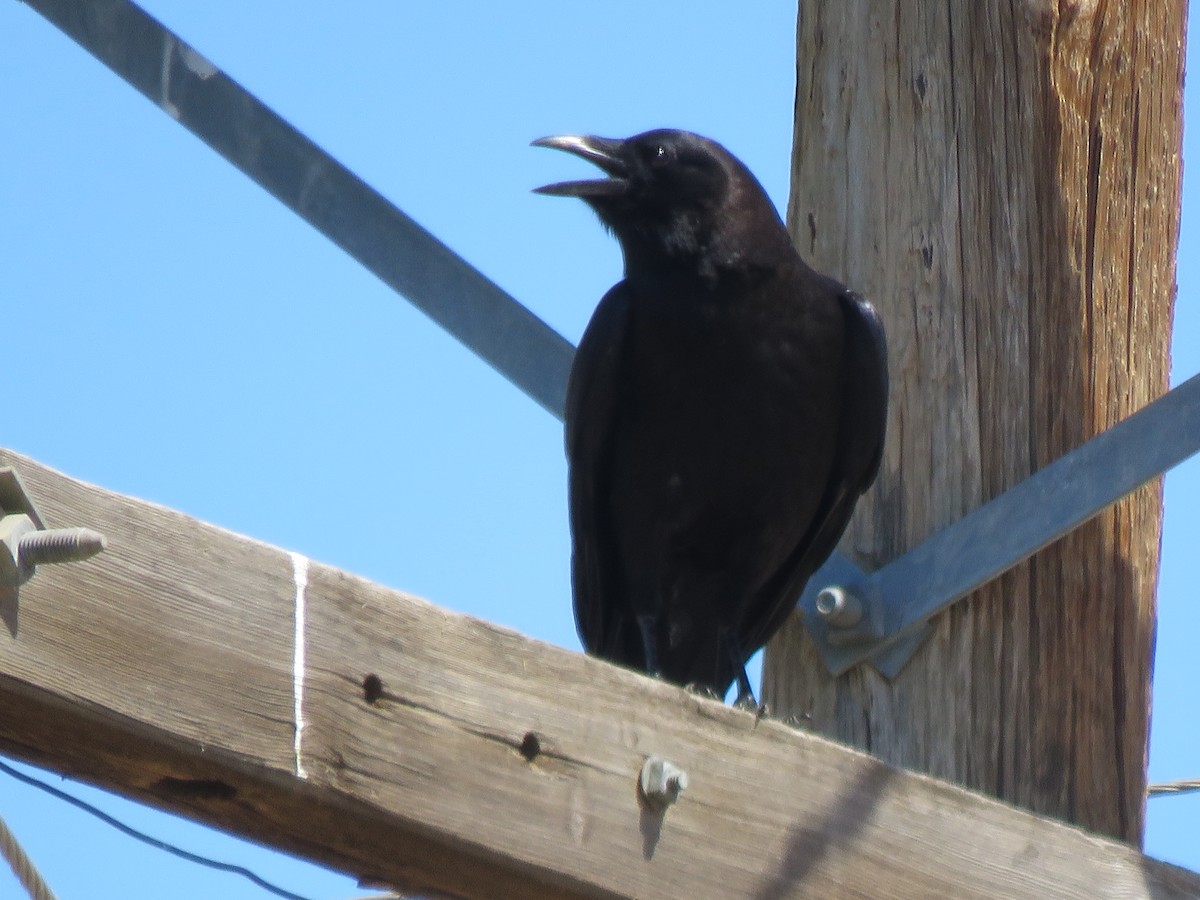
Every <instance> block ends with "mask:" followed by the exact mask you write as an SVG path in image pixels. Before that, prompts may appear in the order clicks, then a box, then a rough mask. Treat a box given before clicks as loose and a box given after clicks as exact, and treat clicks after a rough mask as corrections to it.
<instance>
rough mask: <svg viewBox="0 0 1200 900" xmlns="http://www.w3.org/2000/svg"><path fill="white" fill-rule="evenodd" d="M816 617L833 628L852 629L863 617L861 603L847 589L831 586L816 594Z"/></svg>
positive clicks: (836, 585)
mask: <svg viewBox="0 0 1200 900" xmlns="http://www.w3.org/2000/svg"><path fill="white" fill-rule="evenodd" d="M816 606H817V615H819V616H820V617H821V618H822V619H824V620H825V622H826V624H828V625H830V626H832V627H834V628H853V627H854V626H855V625H857V624H858V623H859V622H861V621H862V617H863V605H862V601H861V600H859V599H858V597H856V596H854V594H853V593H851V592H850V590H849V589H848V588H844V587H842V586H841V585H839V584H831V585H830V586H829V587H827V588H823V589H822V590H821V592H820V593H819V594H817V603H816Z"/></svg>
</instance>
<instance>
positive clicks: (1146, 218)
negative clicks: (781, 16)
mask: <svg viewBox="0 0 1200 900" xmlns="http://www.w3.org/2000/svg"><path fill="white" fill-rule="evenodd" d="M800 5H801V10H800V18H799V36H798V57H797V58H798V68H797V71H798V87H797V93H796V132H795V134H796V138H795V156H794V167H793V181H792V198H791V204H790V208H789V216H788V218H789V225H790V227H791V229H792V233H793V235H794V237H795V239H796V242H797V245H798V247H799V248H800V250H801V253H802V254H803V255H804V256H805V257H807V258H808V259H809V261H810V262H811V263H812V264H813V265H815V266H816V267H817V268H819V269H822V270H824V271H828V272H830V273H831V274H833V275H835V276H836V277H838V278H839V279H841V280H843V281H845V282H846V283H847V284H850V285H853V286H854V287H855V288H856V289H858V290H860V291H862V292H863V293H865V294H866V295H867V296H869V297H870V298H871V299H872V300H874V301H875V303H876V304H877V305H878V306H879V308H880V310H881V312H882V313H883V316H884V318H885V319H886V322H887V327H888V338H889V343H890V350H891V375H892V379H893V389H892V397H891V404H892V406H891V413H890V419H889V426H888V427H889V433H888V442H887V447H886V450H885V456H884V462H883V469H882V472H881V474H880V477H879V481H878V483H877V485H876V486H875V488H874V490H873V491H872V492H871V494H870V496H869V497H867V498H866V499H865V501H864V502H863V503H862V504H861V505H860V507H859V511H858V515H857V516H856V519H855V522H854V524H853V526H852V528H851V530H850V531H849V532H848V534H847V536H846V538H845V540H844V541H843V544H842V549H843V550H844V551H845V552H847V553H848V554H849V555H851V556H852V557H855V558H857V560H858V561H859V562H860V563H862V564H863V565H864V566H871V567H875V566H878V565H880V564H882V563H884V562H887V561H888V560H890V559H892V558H894V557H895V556H897V555H899V554H900V553H902V552H904V551H905V550H907V549H909V548H910V547H912V546H913V545H914V544H916V543H917V542H919V541H920V540H922V539H923V538H925V537H927V536H928V535H930V534H931V533H933V532H935V531H937V530H938V529H941V528H943V527H945V526H947V525H949V524H950V523H952V522H954V521H955V520H956V519H958V518H960V517H961V516H962V515H963V514H964V513H966V512H968V511H969V510H971V509H973V508H974V507H976V506H978V505H980V504H981V503H982V502H983V501H985V500H987V499H989V498H991V497H994V496H996V495H997V494H999V493H1001V492H1002V491H1004V490H1005V489H1006V488H1008V487H1010V486H1012V485H1013V484H1015V483H1017V482H1019V481H1020V480H1021V479H1023V478H1025V477H1026V476H1027V475H1029V474H1030V473H1031V472H1032V471H1034V470H1036V469H1038V468H1039V467H1041V466H1044V465H1045V464H1047V463H1049V462H1051V461H1053V460H1054V459H1056V458H1057V457H1058V456H1060V455H1062V454H1063V453H1064V452H1066V451H1068V450H1070V449H1072V448H1073V447H1075V446H1077V445H1078V444H1080V443H1082V442H1083V441H1084V440H1085V439H1087V438H1089V437H1091V436H1092V435H1094V434H1097V433H1098V432H1100V431H1102V430H1104V429H1105V428H1107V427H1108V426H1110V425H1112V424H1113V423H1115V422H1117V421H1119V420H1120V419H1122V418H1124V417H1125V416H1127V415H1128V414H1129V413H1131V412H1133V411H1134V410H1136V409H1138V408H1140V407H1141V406H1143V405H1144V404H1146V403H1147V402H1148V401H1150V400H1152V399H1154V398H1155V397H1157V396H1158V395H1159V394H1161V393H1162V392H1163V391H1164V390H1165V389H1166V387H1167V375H1168V342H1169V337H1170V327H1171V312H1172V305H1173V300H1174V291H1175V281H1174V273H1175V250H1176V239H1177V233H1178V223H1179V191H1180V140H1181V126H1182V122H1181V116H1182V107H1181V103H1182V75H1183V50H1184V43H1183V42H1184V27H1185V16H1186V6H1187V4H1186V2H1185V0H1132V2H1129V3H1095V2H1078V3H1057V2H1055V3H1051V2H1046V0H1033V2H1025V3H1017V4H1012V3H997V2H994V0H985V2H978V3H950V4H946V3H933V2H928V0H912V2H905V3H894V2H882V0H875V2H868V3H845V2H842V0H802V2H801V4H800ZM1161 499H1162V494H1161V482H1157V483H1155V484H1153V485H1150V486H1147V487H1145V488H1143V489H1141V490H1139V491H1138V492H1136V493H1135V494H1133V495H1131V496H1130V497H1128V498H1127V499H1126V500H1124V501H1122V502H1121V503H1119V504H1117V505H1116V506H1115V507H1114V508H1112V509H1110V510H1108V511H1107V512H1105V513H1104V514H1102V515H1101V516H1100V517H1099V518H1098V519H1095V520H1093V521H1092V522H1090V523H1089V524H1088V525H1086V526H1084V527H1082V528H1080V529H1079V530H1077V531H1076V532H1074V533H1073V534H1071V535H1070V536H1068V537H1067V538H1065V539H1064V540H1062V541H1060V542H1058V543H1057V544H1055V545H1053V546H1051V547H1050V548H1048V549H1046V550H1045V551H1043V552H1041V553H1039V554H1038V555H1036V556H1035V557H1034V558H1033V559H1032V560H1030V561H1029V562H1028V563H1026V564H1025V565H1022V566H1020V567H1019V568H1017V569H1015V570H1013V571H1011V572H1009V573H1008V574H1007V575H1005V576H1003V577H1002V578H1000V579H999V580H998V581H996V582H993V583H992V584H990V585H988V586H987V587H985V588H984V589H983V590H981V591H979V592H978V593H977V594H975V595H974V596H972V597H971V598H969V599H968V600H966V601H964V602H962V603H959V604H958V605H956V606H955V607H954V608H953V609H952V610H951V611H950V612H949V613H948V614H946V615H943V616H941V617H940V618H939V619H937V620H935V623H934V624H935V626H936V627H935V631H934V633H933V636H932V637H931V638H930V639H929V640H928V641H927V642H926V644H925V645H924V647H923V648H922V649H921V650H920V651H919V652H918V653H917V655H916V656H915V657H914V658H913V659H912V661H911V662H910V663H909V665H908V666H907V668H906V669H905V670H904V671H903V672H902V673H901V675H900V677H899V678H898V679H897V680H896V681H895V682H894V683H889V682H888V681H886V680H885V679H883V678H882V677H880V676H879V675H878V674H877V673H875V672H874V671H873V670H869V669H867V668H865V667H860V668H857V669H855V670H852V671H851V672H849V673H847V674H846V675H845V676H843V677H841V678H838V679H834V678H831V676H830V675H829V673H828V672H827V671H826V670H825V669H824V667H823V666H822V664H821V662H820V660H819V659H818V657H817V655H816V653H815V651H814V650H813V647H812V645H811V643H810V642H809V641H808V639H807V636H806V635H805V634H804V633H803V627H802V625H801V624H800V623H799V621H798V620H797V621H793V622H792V623H791V624H790V625H789V627H788V628H787V629H786V631H785V632H784V633H782V634H781V636H780V637H779V638H777V639H776V641H775V642H774V643H773V644H772V645H771V647H770V648H769V650H768V653H767V662H766V671H765V675H764V697H765V699H766V700H767V701H768V702H769V703H770V704H771V706H772V707H773V708H774V709H776V710H777V711H780V712H783V713H788V712H810V711H811V712H812V714H813V717H814V721H815V725H816V728H817V729H818V730H819V731H821V732H822V733H825V734H827V735H830V736H832V737H835V738H837V739H838V740H842V741H846V742H848V743H850V744H853V745H855V746H858V747H862V748H864V749H866V750H868V751H869V752H871V753H872V754H875V755H877V756H879V757H881V758H883V759H885V760H888V761H890V762H893V763H895V764H898V765H902V766H906V767H911V768H915V769H918V770H923V771H926V772H930V773H932V774H934V775H937V776H939V777H942V778H947V779H950V780H953V781H956V782H959V783H961V784H965V785H968V786H971V787H973V788H977V789H980V790H982V791H985V792H988V793H991V794H994V795H996V796H999V797H1002V798H1005V799H1007V800H1010V801H1012V802H1014V803H1017V804H1019V805H1022V806H1025V807H1027V808H1029V809H1033V810H1037V811H1040V812H1044V813H1047V814H1050V815H1053V816H1056V817H1061V818H1063V819H1066V820H1068V821H1072V822H1076V823H1079V824H1082V825H1084V826H1086V827H1088V828H1090V829H1093V830H1096V831H1100V832H1104V833H1107V834H1111V835H1115V836H1118V837H1120V838H1123V839H1124V840H1127V841H1130V842H1132V843H1135V844H1137V843H1140V841H1141V836H1142V829H1143V821H1144V804H1145V787H1146V782H1145V765H1146V746H1147V724H1148V713H1149V705H1150V697H1149V677H1150V669H1151V662H1152V653H1153V635H1154V621H1155V617H1154V614H1155V609H1154V596H1155V586H1156V576H1157V570H1158V550H1159V534H1160V523H1161Z"/></svg>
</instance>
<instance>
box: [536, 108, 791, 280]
mask: <svg viewBox="0 0 1200 900" xmlns="http://www.w3.org/2000/svg"><path fill="white" fill-rule="evenodd" d="M533 145H534V146H535V147H551V148H553V149H556V150H565V151H567V152H568V153H573V154H575V155H576V156H581V157H583V158H584V159H586V160H588V161H590V162H593V163H595V164H596V165H597V166H598V167H599V168H600V169H601V170H602V171H603V172H604V173H605V175H606V176H607V177H606V178H596V179H588V180H583V181H564V182H560V183H558V184H549V185H546V186H545V187H540V188H536V190H537V192H538V193H541V194H552V195H555V196H561V197H579V198H580V199H581V200H583V201H585V202H586V203H587V204H588V205H589V206H591V207H592V208H593V209H594V210H595V211H596V214H597V215H598V216H599V217H600V220H601V221H602V222H603V223H604V224H605V225H606V226H607V227H609V228H610V229H612V231H613V233H614V234H615V235H616V236H617V240H619V241H620V242H621V247H622V250H623V251H624V253H625V258H626V265H627V267H628V265H629V263H630V262H631V258H633V259H646V258H651V259H679V260H694V259H697V258H700V257H704V258H708V259H710V260H712V261H713V262H714V263H717V264H720V263H721V262H722V257H728V256H731V255H733V256H737V255H739V254H740V253H741V249H742V248H740V246H739V245H740V244H743V243H744V242H743V241H739V240H738V233H739V232H741V231H742V230H745V229H748V228H750V227H752V226H755V225H758V224H760V223H759V222H758V221H757V220H758V218H759V217H760V216H762V215H768V216H769V217H770V218H771V219H773V220H774V227H775V228H779V226H780V223H779V217H778V215H777V214H776V213H775V209H774V207H773V206H772V205H771V202H770V200H769V199H768V198H767V196H766V193H765V192H764V191H763V189H762V186H761V185H759V183H758V181H757V180H756V179H755V178H754V176H753V175H752V174H751V173H750V171H749V170H748V169H747V168H746V167H745V166H744V165H742V163H741V162H739V161H738V160H737V158H736V157H734V156H733V155H732V154H731V153H730V152H729V151H728V150H726V149H725V148H724V147H722V146H721V145H720V144H718V143H717V142H716V141H711V140H709V139H708V138H704V137H701V136H700V135H698V134H692V133H690V132H687V131H675V130H672V129H659V130H656V131H647V132H645V133H644V134H639V135H635V136H634V137H631V138H626V139H624V140H616V139H612V138H601V137H593V136H590V135H560V136H557V137H545V138H539V139H538V140H536V141H534V142H533ZM764 209H765V213H764ZM730 261H731V262H735V261H736V260H730Z"/></svg>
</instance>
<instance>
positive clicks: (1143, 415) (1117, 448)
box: [800, 375, 1200, 678]
mask: <svg viewBox="0 0 1200 900" xmlns="http://www.w3.org/2000/svg"><path fill="white" fill-rule="evenodd" d="M1198 450H1200V375H1194V376H1192V377H1191V378H1190V379H1188V380H1187V381H1185V382H1184V383H1183V384H1181V385H1179V386H1178V387H1177V388H1175V389H1174V390H1171V391H1168V392H1167V393H1166V394H1164V395H1163V396H1161V397H1159V398H1158V399H1157V400H1155V401H1154V402H1153V403H1150V404H1147V405H1146V406H1145V407H1143V408H1142V409H1140V410H1138V411H1137V412H1135V413H1134V414H1133V415H1131V416H1129V417H1128V418H1127V419H1125V420H1123V421H1121V422H1118V423H1117V424H1116V425H1114V426H1113V427H1112V428H1110V429H1108V430H1107V431H1105V432H1104V433H1102V434H1099V435H1097V436H1096V437H1094V438H1092V439H1091V440H1090V441H1088V442H1087V443H1085V444H1082V445H1081V446H1079V447H1076V448H1075V449H1074V450H1072V451H1071V452H1070V453H1068V454H1066V455H1065V456H1062V457H1059V458H1058V459H1057V460H1055V461H1054V462H1053V463H1051V464H1050V465H1048V466H1046V467H1045V468H1044V469H1041V470H1039V471H1037V472H1035V473H1034V474H1033V475H1031V476H1030V477H1029V478H1027V479H1025V480H1024V481H1022V482H1021V483H1020V484H1018V485H1016V486H1015V487H1013V488H1010V489H1009V490H1008V491H1006V492H1004V493H1003V494H1001V495H1000V496H999V497H996V498H995V499H994V500H991V501H989V502H987V503H985V504H984V505H983V506H980V507H979V508H978V509H975V510H973V511H972V512H970V513H968V514H967V515H966V516H964V517H963V518H962V519H960V520H959V521H958V522H955V523H954V524H953V525H951V526H950V527H948V528H946V529H944V530H942V531H939V532H938V533H937V534H935V535H933V536H932V537H930V538H928V539H926V540H925V541H924V542H923V543H921V544H919V545H918V546H916V547H914V548H913V549H912V550H910V551H909V552H908V553H906V554H904V555H903V556H901V557H898V558H897V559H894V560H892V561H891V562H890V563H888V564H887V565H886V566H884V567H883V568H881V569H879V570H878V571H876V572H872V573H870V574H867V573H866V572H863V571H862V570H861V569H860V568H858V566H856V565H854V563H852V562H850V561H849V560H848V559H846V557H844V556H842V555H840V554H837V553H835V554H834V555H833V556H832V557H830V559H829V561H828V562H826V563H825V565H824V566H822V567H821V569H820V570H819V571H818V572H817V573H816V574H815V575H814V576H813V577H812V579H810V581H809V586H808V589H807V590H806V591H805V592H804V594H803V596H802V597H801V598H800V608H801V610H803V613H804V623H805V625H806V627H807V628H808V631H809V633H810V634H811V635H812V637H813V640H814V641H815V642H816V645H817V648H818V649H819V650H820V653H821V657H822V659H823V661H824V662H825V666H826V668H828V669H829V671H830V672H832V673H833V674H834V675H840V674H841V673H843V672H845V671H846V670H847V669H850V668H851V667H852V666H855V665H858V664H859V663H861V662H870V663H871V665H873V666H874V667H875V668H876V669H878V670H879V671H880V672H881V673H882V674H883V675H885V676H887V677H888V678H895V677H896V675H897V674H899V672H900V670H901V669H902V668H903V667H904V664H905V663H906V662H907V661H908V659H909V657H910V656H911V655H912V654H913V652H915V651H916V649H917V647H919V646H920V645H921V642H922V641H924V639H925V638H926V636H927V635H928V633H929V631H930V626H929V624H928V622H929V619H931V618H932V617H933V616H935V615H937V614H938V613H940V612H942V610H944V609H946V608H947V607H949V606H950V605H951V604H953V603H955V602H956V601H958V600H960V599H961V598H963V597H965V596H967V595H968V594H970V593H971V592H972V591H974V590H975V589H976V588H979V587H981V586H982V585H984V584H986V583H987V582H989V581H991V580H992V579H993V578H995V577H997V576H998V575H1000V574H1002V573H1004V572H1006V571H1008V570H1009V569H1011V568H1012V567H1013V566H1015V565H1017V564H1018V563H1020V562H1022V561H1023V560H1025V559H1027V558H1028V557H1030V556H1032V555H1033V554H1034V553H1036V552H1037V551H1038V550H1040V549H1042V548H1043V547H1045V546H1046V545H1047V544H1050V543H1051V542H1053V541H1055V540H1057V539H1058V538H1060V537H1062V536H1063V535H1064V534H1067V533H1068V532H1069V531H1072V530H1073V529H1075V528H1077V527H1079V526H1080V525H1082V524H1083V523H1084V522H1086V521H1088V520H1089V519H1091V518H1092V517H1093V516H1095V515H1097V514H1098V513H1100V512H1101V510H1103V509H1105V508H1106V507H1107V506H1109V505H1110V504H1113V503H1115V502H1117V501H1118V500H1120V499H1121V498H1122V497H1124V496H1125V495H1126V494H1128V493H1130V492H1131V491H1134V490H1136V489H1137V488H1139V487H1140V486H1141V485H1143V484H1145V483H1146V482H1147V481H1149V480H1150V479H1152V478H1154V477H1156V476H1158V475H1160V474H1161V473H1163V472H1165V471H1166V470H1167V469H1169V468H1171V467H1172V466H1175V465H1178V464H1179V463H1181V462H1183V461H1184V460H1185V459H1187V458H1188V457H1189V456H1191V455H1192V454H1194V453H1196V452H1197V451H1198Z"/></svg>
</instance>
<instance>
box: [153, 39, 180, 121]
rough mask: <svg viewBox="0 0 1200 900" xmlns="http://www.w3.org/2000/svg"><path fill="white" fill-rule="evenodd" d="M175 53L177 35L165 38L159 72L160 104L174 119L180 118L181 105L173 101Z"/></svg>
mask: <svg viewBox="0 0 1200 900" xmlns="http://www.w3.org/2000/svg"><path fill="white" fill-rule="evenodd" d="M174 53H175V35H173V34H169V33H168V34H167V36H166V37H165V38H164V39H163V53H162V67H161V68H160V69H159V73H158V105H159V106H160V107H162V111H163V112H165V113H166V114H167V115H168V116H170V117H171V118H172V119H178V118H179V107H177V106H176V105H175V104H174V103H172V102H171V57H172V56H173V55H174Z"/></svg>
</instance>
